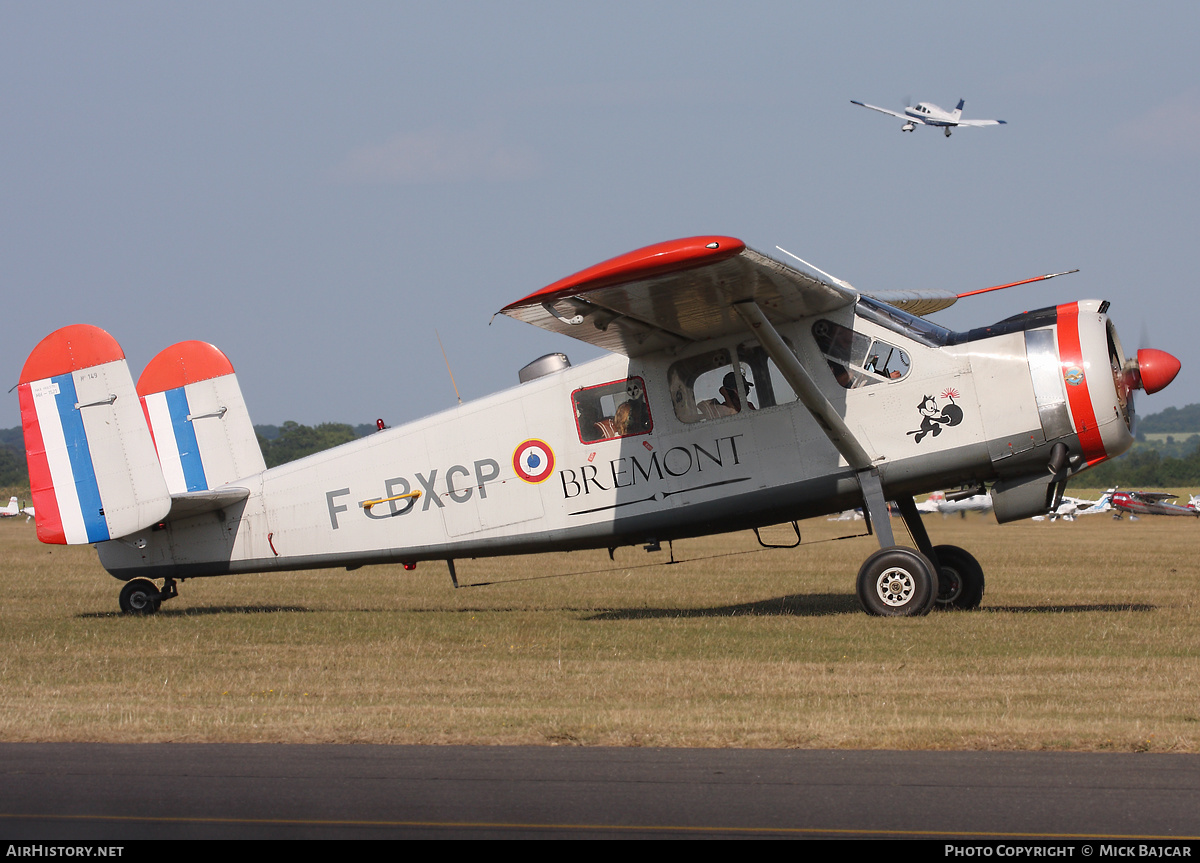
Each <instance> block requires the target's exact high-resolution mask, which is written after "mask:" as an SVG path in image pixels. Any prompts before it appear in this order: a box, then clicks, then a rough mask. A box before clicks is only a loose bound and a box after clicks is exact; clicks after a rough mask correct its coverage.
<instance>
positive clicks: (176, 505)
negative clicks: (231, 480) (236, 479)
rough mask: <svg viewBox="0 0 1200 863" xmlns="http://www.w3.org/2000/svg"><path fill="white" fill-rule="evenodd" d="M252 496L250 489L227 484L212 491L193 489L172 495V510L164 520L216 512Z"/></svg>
mask: <svg viewBox="0 0 1200 863" xmlns="http://www.w3.org/2000/svg"><path fill="white" fill-rule="evenodd" d="M248 497H250V489H248V488H239V487H237V486H225V487H224V488H218V489H213V490H212V491H192V492H187V493H186V494H174V495H171V512H170V514H168V515H167V517H166V518H165V519H163V520H164V521H175V520H176V519H180V518H190V517H191V516H193V515H202V514H203V513H206V512H216V511H217V510H218V509H225V507H227V506H232V505H233V504H235V503H241V502H242V501H244V500H245V499H246V498H248Z"/></svg>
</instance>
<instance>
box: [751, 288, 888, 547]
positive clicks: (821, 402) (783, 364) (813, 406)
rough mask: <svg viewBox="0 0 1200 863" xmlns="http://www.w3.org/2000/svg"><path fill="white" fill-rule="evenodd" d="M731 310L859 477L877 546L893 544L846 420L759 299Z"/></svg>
mask: <svg viewBox="0 0 1200 863" xmlns="http://www.w3.org/2000/svg"><path fill="white" fill-rule="evenodd" d="M733 308H734V310H735V311H736V312H737V313H738V315H740V316H741V318H742V320H743V321H745V322H746V326H748V327H749V328H750V331H751V332H752V333H753V334H754V335H755V337H756V338H757V339H758V342H759V344H761V345H762V346H763V349H764V350H765V351H766V352H767V356H769V357H770V358H771V359H773V360H774V361H775V365H776V366H778V367H779V371H780V373H782V374H783V377H784V380H786V381H787V382H788V383H789V384H790V385H791V387H792V389H793V390H794V391H795V393H796V395H797V396H798V397H799V399H800V401H801V402H802V403H803V404H804V406H805V407H806V408H808V412H809V413H811V414H812V416H813V419H815V420H816V421H817V425H819V426H820V427H821V430H822V431H823V432H825V435H826V437H828V438H829V441H830V442H831V443H832V444H833V445H834V447H836V448H837V451H838V452H839V453H841V454H842V457H843V458H845V459H846V463H847V464H849V465H850V467H852V468H853V469H854V473H855V475H856V476H857V477H858V485H859V488H861V489H862V493H863V504H864V506H863V509H864V511H865V512H866V513H867V517H868V519H869V520H870V524H871V527H872V529H873V530H874V532H875V535H876V536H877V537H878V538H879V546H880V548H887V547H888V546H892V545H895V544H896V542H895V539H894V537H893V536H892V522H891V518H890V516H889V515H888V510H887V500H886V499H885V498H884V496H883V484H882V483H881V482H880V481H879V470H878V469H877V468H876V467H875V465H874V463H873V462H872V461H871V456H870V455H868V454H867V451H866V450H865V449H863V446H862V444H860V443H859V442H858V439H857V438H855V437H854V433H853V432H851V431H850V427H849V426H848V425H846V421H845V420H843V419H842V417H841V414H839V413H838V412H837V410H836V409H835V408H834V406H833V405H832V404H831V403H830V401H829V399H827V398H825V394H824V393H823V392H821V389H820V387H818V386H817V384H816V382H815V381H814V380H813V379H812V376H810V375H809V373H808V371H807V370H806V369H805V368H804V366H803V365H802V364H801V363H800V360H798V359H797V358H796V355H795V354H794V353H792V350H791V348H789V347H788V346H787V343H786V342H784V340H783V337H782V336H780V335H779V332H778V331H777V330H776V329H775V327H773V326H772V325H771V322H770V321H769V320H767V316H766V315H764V314H763V312H762V309H760V308H759V307H758V303H756V302H754V301H753V300H743V301H741V302H736V303H734V304H733Z"/></svg>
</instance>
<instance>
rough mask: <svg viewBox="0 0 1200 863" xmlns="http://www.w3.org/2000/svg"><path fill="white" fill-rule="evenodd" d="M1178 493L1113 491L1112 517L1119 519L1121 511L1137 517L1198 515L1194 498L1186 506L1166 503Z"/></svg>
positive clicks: (1199, 513)
mask: <svg viewBox="0 0 1200 863" xmlns="http://www.w3.org/2000/svg"><path fill="white" fill-rule="evenodd" d="M1178 497H1179V495H1177V494H1171V493H1170V492H1166V491H1114V492H1113V495H1112V508H1113V518H1115V519H1120V518H1121V514H1122V513H1126V512H1127V513H1129V514H1130V516H1131V517H1133V518H1137V517H1138V516H1142V515H1190V516H1200V510H1197V509H1196V507H1195V505H1194V504H1195V499H1194V498H1193V500H1192V503H1189V504H1188V505H1187V506H1184V505H1183V504H1178V503H1168V501H1172V500H1175V499H1176V498H1178Z"/></svg>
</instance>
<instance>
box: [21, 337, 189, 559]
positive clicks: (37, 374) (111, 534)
mask: <svg viewBox="0 0 1200 863" xmlns="http://www.w3.org/2000/svg"><path fill="white" fill-rule="evenodd" d="M18 395H19V398H20V402H21V426H22V428H23V431H24V433H25V453H26V458H27V459H28V462H29V482H30V487H31V491H32V493H33V504H34V509H35V512H36V515H35V520H36V522H37V533H38V539H40V540H41V541H42V542H47V543H59V544H66V545H75V544H86V543H93V542H103V541H104V540H108V539H114V538H117V537H121V536H126V535H128V534H131V533H135V532H137V531H139V530H144V529H145V528H147V527H150V526H152V525H154V524H155V523H157V522H159V521H160V520H162V519H163V518H164V517H166V515H167V513H168V512H169V511H170V508H171V497H170V494H169V492H168V491H167V486H166V483H165V482H164V481H163V475H162V471H161V470H160V469H159V464H158V458H157V456H156V455H155V452H154V444H153V443H152V442H151V440H150V432H149V430H148V429H147V428H146V422H145V417H144V415H143V413H142V410H141V407H140V403H139V400H138V395H137V391H136V390H135V389H134V385H133V378H132V377H130V374H129V368H128V366H127V365H126V363H125V354H124V352H122V350H121V346H120V345H118V344H117V342H116V340H115V339H114V338H113V337H112V336H110V335H109V334H108V333H106V332H105V331H104V330H102V329H100V328H98V327H93V326H88V325H86V324H75V325H72V326H69V327H63V328H62V329H60V330H56V331H55V332H53V333H51V334H50V335H48V336H47V337H46V338H44V339H42V341H41V342H39V343H38V345H37V347H35V348H34V349H33V352H32V353H31V354H30V355H29V359H28V360H26V362H25V366H24V368H23V369H22V370H21V379H20V384H19V386H18Z"/></svg>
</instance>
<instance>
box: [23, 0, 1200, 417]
mask: <svg viewBox="0 0 1200 863" xmlns="http://www.w3.org/2000/svg"><path fill="white" fill-rule="evenodd" d="M1197 35H1200V5H1197V4H1196V3H1194V2H1187V3H1184V2H1179V3H1143V4H1136V5H1135V4H1117V3H1107V4H1100V3H1094V2H1061V3H1055V2H1046V0H1039V2H1009V3H1004V4H999V3H990V4H982V3H980V4H967V3H961V2H945V3H939V2H921V0H918V2H915V3H906V4H898V3H862V2H855V3H838V4H832V3H826V2H820V3H801V2H743V3H738V4H731V3H726V2H721V3H709V2H671V3H656V2H648V0H639V2H636V3H624V2H611V0H605V2H592V3H582V2H570V0H557V2H509V3H506V2H498V0H492V2H440V3H431V2H424V3H405V2H381V3H355V2H339V3H304V2H296V0H289V2H286V3H284V2H259V3H255V2H246V0H239V2H212V0H206V2H204V3H168V2H151V3H129V2H117V0H110V2H104V3H94V2H86V3H85V2H53V0H39V2H24V0H22V2H12V0H0V70H2V75H0V80H2V81H3V86H0V131H2V134H3V159H0V193H2V196H3V208H2V210H0V219H2V220H3V221H2V224H0V268H2V269H0V272H2V273H3V288H4V293H5V298H4V304H3V319H2V320H0V344H2V345H3V346H4V350H5V351H6V354H7V356H8V358H9V360H8V364H7V368H8V374H7V376H8V379H9V380H8V382H7V383H6V385H5V387H4V389H6V390H7V388H8V386H11V385H12V384H15V383H16V381H17V378H18V375H19V373H20V369H21V366H22V364H23V363H24V361H25V357H26V356H27V355H28V353H29V351H30V350H31V349H32V348H33V346H34V345H35V344H37V342H38V341H39V340H41V339H42V338H43V337H44V336H45V335H47V334H48V333H50V332H51V331H53V330H55V329H57V328H58V327H60V326H63V325H66V324H70V323H92V324H96V325H98V326H100V327H103V328H104V329H106V330H108V331H109V332H110V333H112V335H113V336H114V337H116V339H117V340H118V341H119V342H120V343H121V345H122V346H123V347H124V349H125V353H126V356H127V357H128V358H129V363H130V368H131V370H132V372H133V375H134V377H135V379H136V377H137V376H138V374H140V372H141V370H142V368H143V367H144V366H145V364H146V363H147V362H148V361H149V360H150V358H151V357H153V356H154V355H155V354H156V353H157V352H158V351H159V350H161V349H163V348H165V347H166V346H168V345H170V344H172V343H174V342H177V341H181V340H184V339H201V340H204V341H208V342H212V343H213V344H215V345H217V346H218V347H220V348H221V349H222V350H224V351H225V353H226V354H228V356H229V357H230V359H231V360H232V362H233V364H234V366H235V368H236V369H237V370H238V379H239V381H240V382H241V386H242V390H243V392H244V393H245V396H246V401H247V404H248V406H249V408H250V415H251V417H252V418H253V420H254V421H255V422H258V423H281V422H283V421H284V420H288V419H295V420H298V421H300V422H303V423H317V422H324V421H338V422H350V423H361V422H373V421H374V419H375V418H376V417H384V418H385V419H387V420H388V422H389V423H392V424H394V423H398V422H401V421H403V420H407V419H412V418H415V417H418V416H421V415H424V414H426V413H429V412H432V411H434V410H439V409H441V408H445V407H449V406H451V405H453V404H454V392H453V389H452V388H451V384H450V380H449V377H448V376H447V373H446V367H445V364H444V362H443V360H442V355H441V352H440V351H439V349H438V342H437V339H436V337H435V334H434V333H435V329H436V330H437V331H438V332H439V333H440V334H441V339H442V342H443V343H444V344H445V348H446V352H447V353H448V354H449V357H450V362H451V364H452V366H453V369H454V374H455V377H456V379H457V382H458V387H459V389H460V390H461V391H462V395H463V397H464V399H467V398H472V397H477V396H481V395H484V394H486V393H489V392H493V391H495V390H497V389H501V388H503V387H507V386H511V385H513V384H515V383H516V382H517V370H518V368H519V367H520V366H522V365H524V364H525V363H526V362H528V361H530V360H532V359H534V358H535V357H537V356H540V355H541V354H544V353H548V352H551V351H563V352H565V353H567V354H568V355H569V356H570V357H571V359H572V360H573V361H574V362H576V363H579V362H581V361H583V360H586V359H589V358H591V357H593V356H596V355H597V351H596V350H595V349H594V348H591V347H589V346H587V345H583V344H581V343H576V342H575V341H573V340H571V339H566V338H563V337H560V336H554V335H551V334H549V333H545V332H542V331H541V330H539V329H536V328H534V327H530V326H528V325H527V324H522V323H520V322H517V321H513V320H510V319H508V318H504V317H503V316H501V317H498V318H497V319H496V320H495V322H494V323H492V325H491V326H489V325H488V321H489V318H490V317H491V315H492V313H493V312H495V311H496V310H497V309H499V308H500V307H502V306H504V305H505V304H507V303H508V302H511V301H512V300H515V299H518V298H520V297H522V296H524V295H526V294H528V293H530V292H532V291H534V290H536V289H538V288H540V287H542V286H544V285H546V284H549V283H551V282H554V281H557V280H558V279H560V278H562V277H564V276H567V275H569V274H571V273H573V272H576V271H577V270H580V269H583V268H585V267H587V266H590V265H592V264H594V263H597V262H599V261H601V260H604V259H606V258H609V257H612V256H613V255H617V254H620V253H623V252H626V251H630V250H632V249H635V248H638V247H640V246H644V245H648V244H650V243H655V242H659V241H662V240H667V239H672V238H676V237H685V236H691V235H695V234H701V233H721V234H731V235H734V236H737V237H739V238H741V239H743V240H745V241H746V242H747V243H748V244H750V245H751V246H754V247H755V248H757V249H759V250H760V251H764V252H771V253H773V254H778V253H774V247H775V246H776V245H777V244H778V245H781V246H784V247H785V248H788V249H790V250H791V251H793V252H795V253H796V254H798V255H800V256H801V257H803V258H805V259H806V260H808V261H810V262H812V263H813V264H815V265H816V266H818V267H820V268H822V269H824V270H826V271H827V272H830V273H833V274H834V275H836V276H839V277H841V278H843V279H846V280H847V281H849V282H851V283H853V284H854V285H855V286H857V287H859V288H861V289H863V290H882V289H898V288H917V287H937V288H951V289H956V290H960V291H961V290H969V289H974V288H982V287H986V286H989V285H993V284H998V283H1001V282H1008V281H1014V280H1017V279H1022V278H1027V277H1030V276H1034V275H1038V274H1041V273H1045V272H1052V271H1057V270H1066V269H1071V268H1074V267H1079V268H1080V269H1081V270H1082V272H1081V273H1079V274H1078V275H1074V276H1068V277H1064V278H1061V279H1057V280H1055V281H1053V282H1050V283H1048V284H1046V285H1043V286H1040V287H1039V286H1033V287H1025V288H1018V289H1014V290H1012V291H1007V292H999V293H995V294H989V295H986V296H984V297H979V298H976V299H973V300H967V301H963V302H960V303H959V304H958V305H957V306H955V307H954V308H952V309H950V310H948V311H946V312H942V313H940V314H939V315H937V316H935V319H936V320H939V321H940V322H942V323H943V324H945V325H947V326H951V327H954V328H967V327H970V326H978V325H983V324H988V323H992V322H994V321H996V320H999V319H1000V318H1003V317H1007V316H1008V315H1010V314H1013V313H1015V312H1019V311H1022V310H1024V309H1029V308H1035V307H1039V306H1044V305H1051V304H1055V303H1059V302H1065V301H1069V300H1075V299H1081V298H1088V297H1095V298H1101V299H1109V300H1111V301H1112V303H1113V305H1112V309H1111V312H1110V313H1111V315H1112V316H1113V318H1114V319H1115V320H1116V322H1117V325H1118V327H1119V329H1120V332H1121V334H1122V337H1123V340H1124V342H1125V347H1126V352H1127V353H1129V354H1132V353H1133V352H1134V350H1136V348H1137V347H1138V346H1139V343H1140V342H1141V341H1142V340H1143V338H1146V339H1148V340H1149V342H1150V344H1152V345H1153V346H1155V347H1161V348H1164V349H1166V350H1169V351H1171V352H1173V353H1175V354H1176V355H1177V356H1179V357H1180V359H1181V360H1183V362H1184V369H1183V371H1182V372H1181V374H1180V376H1179V378H1178V379H1177V380H1176V382H1175V383H1174V384H1173V385H1172V386H1171V387H1170V389H1168V390H1166V391H1164V392H1163V393H1162V394H1160V395H1157V396H1154V397H1145V396H1143V397H1142V398H1141V399H1140V401H1139V404H1138V410H1139V412H1140V413H1153V412H1156V411H1158V410H1161V409H1162V408H1164V407H1168V406H1170V405H1180V406H1181V405H1184V404H1188V403H1191V402H1200V375H1198V374H1197V372H1196V367H1195V364H1194V363H1195V362H1196V360H1195V354H1194V352H1192V351H1191V347H1192V346H1193V345H1194V339H1195V335H1194V331H1195V322H1196V314H1195V312H1194V303H1195V298H1196V288H1195V285H1194V282H1195V278H1196V265H1195V260H1196V254H1197V247H1198V245H1200V243H1198V240H1200V218H1198V216H1197V206H1198V204H1197V202H1198V201H1200V170H1198V166H1200V74H1198V73H1200V52H1198V51H1197V49H1196V38H1197ZM906 98H911V99H913V100H923V101H932V102H935V103H937V104H939V105H941V106H943V107H945V108H952V107H953V106H954V104H955V102H956V101H957V100H958V99H959V98H965V99H966V101H967V104H966V110H965V111H964V116H968V117H977V118H1000V119H1004V120H1007V121H1008V125H1006V126H1001V127H989V128H982V129H964V130H960V131H959V132H957V133H955V134H954V135H953V136H952V137H951V138H950V139H946V138H945V137H943V135H942V134H941V133H940V132H937V131H935V130H933V129H921V128H919V129H917V130H916V131H915V132H914V133H912V134H902V133H901V132H900V125H901V123H900V121H899V120H894V119H892V118H889V117H886V116H884V115H882V114H877V113H875V112H871V111H866V110H863V109H862V108H858V107H855V106H853V105H851V104H850V100H851V99H858V100H862V101H866V102H870V103H872V104H875V105H883V106H888V107H893V108H896V109H899V108H901V107H903V105H904V102H905V99H906ZM19 422H20V414H19V409H18V405H17V396H16V393H15V392H14V393H11V394H9V395H8V396H7V397H6V398H5V399H4V401H3V403H2V404H0V427H11V426H15V425H18V424H19Z"/></svg>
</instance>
